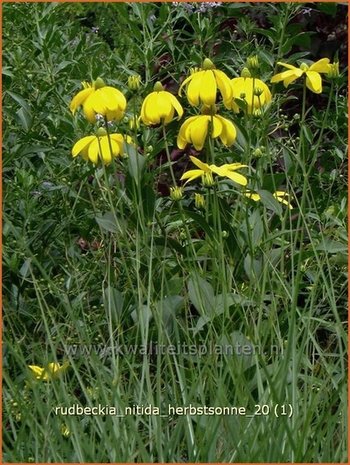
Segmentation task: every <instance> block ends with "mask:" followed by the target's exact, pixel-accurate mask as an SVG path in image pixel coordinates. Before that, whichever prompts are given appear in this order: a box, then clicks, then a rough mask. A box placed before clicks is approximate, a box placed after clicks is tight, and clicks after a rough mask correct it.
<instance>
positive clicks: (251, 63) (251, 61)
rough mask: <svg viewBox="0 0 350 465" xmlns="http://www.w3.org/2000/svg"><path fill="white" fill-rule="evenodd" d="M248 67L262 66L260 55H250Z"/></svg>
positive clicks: (256, 67) (253, 68)
mask: <svg viewBox="0 0 350 465" xmlns="http://www.w3.org/2000/svg"><path fill="white" fill-rule="evenodd" d="M247 67H248V68H249V69H252V70H255V69H259V67H260V63H259V57H258V56H257V55H252V56H250V57H249V58H248V59H247Z"/></svg>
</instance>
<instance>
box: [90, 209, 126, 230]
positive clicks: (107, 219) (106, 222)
mask: <svg viewBox="0 0 350 465" xmlns="http://www.w3.org/2000/svg"><path fill="white" fill-rule="evenodd" d="M95 220H96V221H97V224H98V225H99V226H100V227H101V228H102V229H104V230H106V231H108V232H111V233H116V232H118V231H119V230H120V226H119V225H118V224H117V222H116V218H115V215H113V213H112V212H107V213H105V214H104V215H101V214H99V215H96V216H95Z"/></svg>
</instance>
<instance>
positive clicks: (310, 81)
mask: <svg viewBox="0 0 350 465" xmlns="http://www.w3.org/2000/svg"><path fill="white" fill-rule="evenodd" d="M306 87H307V88H308V89H310V90H311V91H312V92H315V94H320V93H321V92H322V79H321V76H320V75H319V74H318V73H316V71H306Z"/></svg>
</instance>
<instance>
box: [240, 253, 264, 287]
mask: <svg viewBox="0 0 350 465" xmlns="http://www.w3.org/2000/svg"><path fill="white" fill-rule="evenodd" d="M244 271H245V272H246V274H247V276H248V278H249V279H250V280H251V281H256V279H258V278H259V276H260V275H261V272H262V261H261V259H255V258H254V257H252V256H251V255H250V254H248V255H247V256H246V257H245V259H244Z"/></svg>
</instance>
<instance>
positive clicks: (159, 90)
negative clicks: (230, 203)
mask: <svg viewBox="0 0 350 465" xmlns="http://www.w3.org/2000/svg"><path fill="white" fill-rule="evenodd" d="M278 65H280V66H283V67H285V68H287V71H283V72H281V73H278V74H276V75H275V76H273V77H272V79H271V83H278V82H281V81H283V84H284V86H285V87H288V86H289V85H290V84H291V83H293V82H294V81H295V80H297V79H298V78H300V77H302V76H303V75H305V78H306V79H305V84H306V86H307V88H308V89H310V90H311V91H312V92H315V93H320V92H322V79H321V74H322V73H323V74H327V75H328V76H329V77H336V76H338V75H339V68H338V63H333V64H330V62H329V59H328V58H322V59H320V60H318V61H317V62H315V63H313V64H311V65H307V64H305V63H302V64H301V65H300V67H299V68H298V67H296V66H293V65H289V64H287V63H282V62H278ZM247 66H248V67H247V68H243V70H242V72H241V77H237V78H233V79H230V78H229V77H228V76H227V75H226V74H225V73H224V72H223V71H221V70H218V69H216V68H215V66H214V64H213V63H212V61H211V60H209V59H208V58H206V59H205V60H204V62H203V65H202V68H199V69H198V68H195V69H192V70H191V74H190V76H188V77H187V78H186V79H185V80H184V81H183V83H182V84H181V86H180V89H179V96H180V97H181V95H182V92H183V91H184V90H185V94H186V97H187V100H188V102H189V104H190V105H191V106H193V107H200V110H201V112H200V114H198V115H195V116H190V117H189V118H187V119H186V120H185V121H184V122H183V123H182V125H181V127H180V129H179V132H178V136H177V146H178V147H179V148H180V149H184V148H185V147H186V145H187V144H192V145H193V147H194V148H195V149H196V150H197V151H201V150H202V149H203V147H204V144H205V142H206V141H207V140H208V138H211V139H217V138H219V139H220V140H221V142H222V143H223V144H224V145H225V146H230V145H232V144H233V143H234V141H235V139H236V136H237V131H236V128H235V125H234V124H233V122H232V121H230V120H229V119H227V118H225V117H223V116H221V115H219V114H217V111H218V107H219V102H218V94H219V95H220V96H221V99H222V102H223V105H224V106H225V107H226V108H227V109H228V110H233V112H234V113H238V112H239V111H240V110H241V109H243V110H244V111H246V113H248V114H257V115H259V114H260V113H261V111H262V109H263V108H264V107H265V106H266V105H268V104H269V103H270V102H271V100H272V95H271V92H270V89H269V88H268V86H267V85H266V83H265V82H263V81H262V80H261V79H258V78H257V77H252V76H251V72H250V71H252V70H253V71H254V75H255V74H256V71H257V69H258V68H259V61H258V57H256V56H253V57H250V58H248V60H247ZM82 84H83V90H81V91H80V92H79V93H78V94H77V95H76V96H75V97H74V98H73V99H72V101H71V104H70V109H71V111H72V113H73V114H74V113H75V112H76V110H77V109H78V107H79V106H82V108H83V112H84V115H85V117H86V118H87V120H88V121H89V122H90V123H95V122H96V120H97V119H99V118H102V119H103V120H104V123H105V129H104V128H99V129H98V131H97V132H96V134H95V135H90V136H86V137H83V138H82V139H80V140H79V141H78V142H76V144H75V145H74V147H73V149H72V155H73V157H76V156H78V155H81V156H82V157H83V158H84V159H86V160H90V161H92V162H93V163H94V164H97V163H98V161H99V160H102V162H103V163H104V164H109V163H110V162H111V161H112V159H113V158H114V157H117V156H123V154H124V150H125V143H129V144H130V143H132V139H131V138H130V137H129V136H125V135H123V134H119V133H110V132H109V129H108V124H107V123H108V122H110V121H113V120H114V121H120V120H121V119H122V118H123V117H124V113H125V110H126V106H127V101H126V99H125V97H124V95H123V94H122V92H120V91H119V90H118V89H115V88H114V87H110V86H107V85H106V84H105V83H104V81H103V80H102V79H101V78H98V79H96V80H95V81H94V82H92V83H91V84H89V83H86V82H83V83H82ZM128 85H129V88H130V89H132V90H137V89H138V88H139V87H140V77H139V76H130V78H129V80H128ZM183 114H184V110H183V108H182V105H181V103H180V102H179V100H178V99H177V98H176V97H175V96H174V95H173V94H171V93H170V92H168V91H166V90H164V88H163V86H162V84H161V82H156V84H155V85H154V88H153V92H151V93H150V94H149V95H147V96H146V98H145V99H144V101H143V103H142V106H141V112H140V117H139V118H136V115H134V117H133V121H132V123H133V126H135V125H137V124H138V122H139V121H140V120H141V121H142V122H143V123H144V124H145V125H147V126H155V125H164V126H165V125H167V124H168V123H170V122H171V121H172V120H173V119H174V118H175V117H177V119H181V118H182V116H183ZM190 158H191V161H192V162H193V163H194V164H195V165H196V166H197V168H199V169H195V170H190V171H188V172H186V173H184V174H183V176H182V178H181V180H186V182H189V181H192V180H194V179H196V178H198V177H200V176H201V177H202V178H203V179H206V180H207V181H208V182H209V183H210V179H212V177H213V174H216V175H218V176H224V177H227V178H229V179H231V180H233V181H234V182H235V183H237V184H240V185H243V186H245V185H246V184H247V179H246V178H245V177H244V176H243V175H241V174H238V173H235V171H236V170H238V169H240V168H244V167H245V166H246V165H241V164H240V163H231V164H224V165H222V166H216V165H214V164H212V165H207V164H206V163H203V162H201V161H200V160H198V159H197V158H195V157H190ZM174 195H175V194H174ZM176 195H177V197H179V193H177V194H176ZM257 195H258V194H255V197H254V195H253V194H252V195H250V198H252V199H253V200H256V198H257ZM275 197H276V198H277V199H278V200H280V196H278V195H276V196H275Z"/></svg>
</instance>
